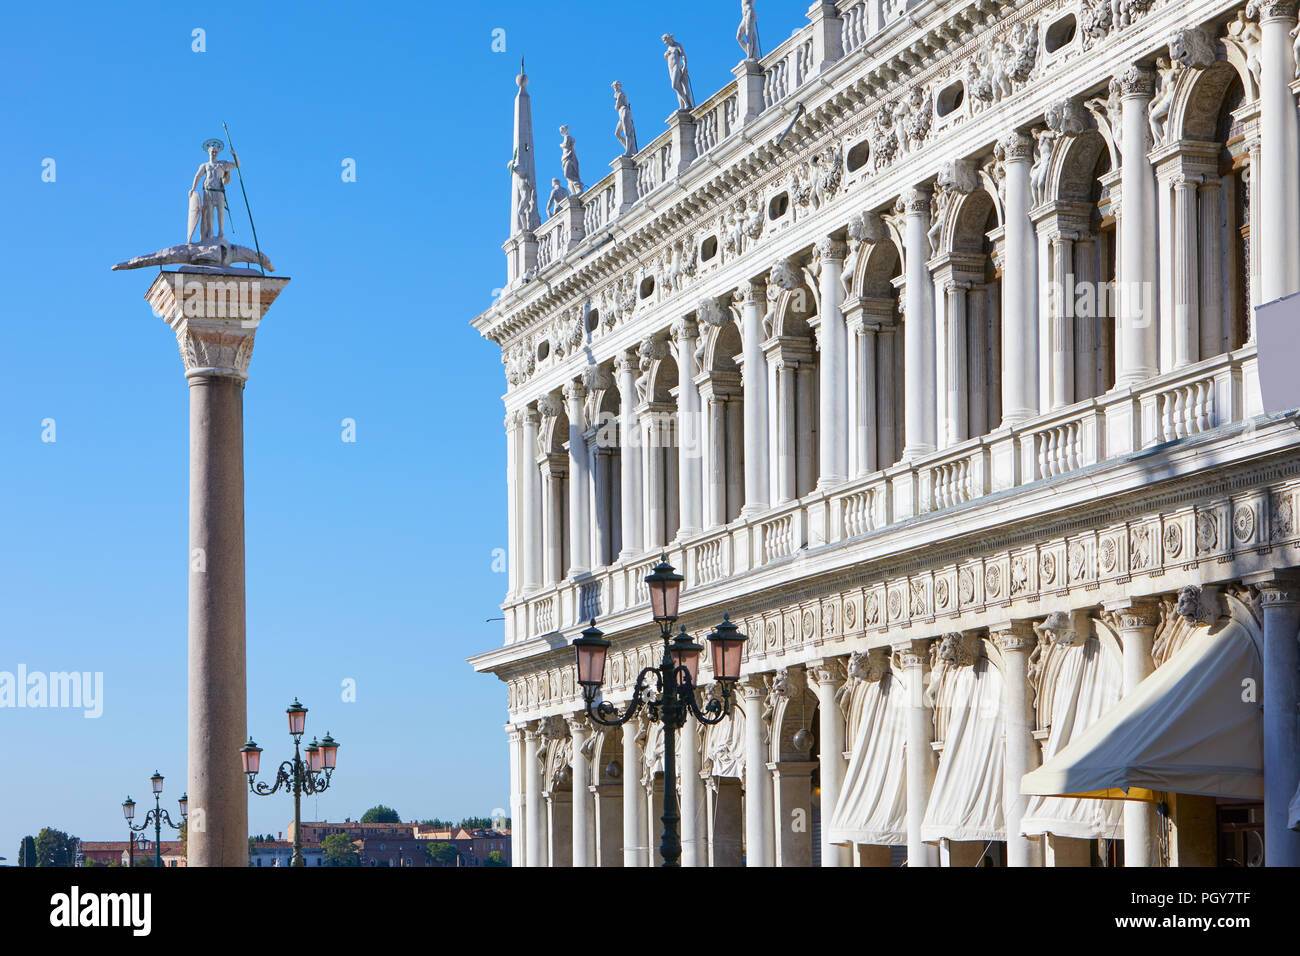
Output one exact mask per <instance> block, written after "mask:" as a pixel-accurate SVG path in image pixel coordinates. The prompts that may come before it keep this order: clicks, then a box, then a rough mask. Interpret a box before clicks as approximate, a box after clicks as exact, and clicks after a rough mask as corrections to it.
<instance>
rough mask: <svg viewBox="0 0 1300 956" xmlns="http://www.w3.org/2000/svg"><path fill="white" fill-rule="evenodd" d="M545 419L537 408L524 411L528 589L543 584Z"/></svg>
mask: <svg viewBox="0 0 1300 956" xmlns="http://www.w3.org/2000/svg"><path fill="white" fill-rule="evenodd" d="M541 420H542V417H541V416H540V415H539V414H538V413H537V409H536V408H527V409H525V410H524V445H523V448H521V449H520V454H519V458H520V462H519V464H520V467H521V468H522V470H523V482H522V484H521V487H520V489H519V492H520V496H521V497H522V498H523V507H522V508H521V509H520V511H521V512H522V513H523V517H522V521H521V527H520V529H519V535H520V540H521V542H522V544H523V552H524V561H523V565H524V572H523V586H524V591H525V592H528V591H535V590H537V589H538V588H539V587H541V585H542V472H541V468H540V467H539V466H538V464H537V429H538V426H539V425H540V424H541Z"/></svg>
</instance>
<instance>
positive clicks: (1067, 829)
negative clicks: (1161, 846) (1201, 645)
mask: <svg viewBox="0 0 1300 956" xmlns="http://www.w3.org/2000/svg"><path fill="white" fill-rule="evenodd" d="M1051 650H1052V653H1053V654H1056V655H1060V661H1059V665H1060V666H1059V669H1056V668H1055V663H1056V662H1052V666H1049V668H1048V674H1049V676H1053V677H1054V682H1053V684H1052V697H1051V717H1050V721H1051V730H1050V731H1049V732H1048V736H1047V743H1046V745H1045V746H1044V747H1043V759H1044V761H1050V760H1051V759H1052V758H1053V757H1054V756H1056V755H1057V754H1058V753H1060V752H1061V751H1062V750H1063V749H1065V747H1066V746H1068V745H1069V744H1070V742H1071V741H1073V740H1075V739H1077V738H1078V737H1080V736H1081V735H1082V734H1083V733H1084V732H1085V731H1086V730H1087V729H1088V728H1089V727H1091V726H1092V725H1093V724H1095V723H1096V722H1097V721H1098V720H1100V719H1101V718H1102V717H1103V716H1104V715H1105V714H1106V713H1107V712H1108V711H1109V710H1110V709H1111V708H1112V707H1114V706H1115V705H1116V704H1117V703H1119V699H1120V694H1121V693H1122V690H1123V686H1124V668H1123V666H1122V664H1121V663H1120V661H1118V660H1116V658H1115V656H1114V655H1113V654H1110V653H1108V652H1106V651H1105V650H1103V649H1102V647H1101V643H1100V642H1099V641H1098V640H1097V638H1095V637H1093V638H1089V639H1088V640H1087V641H1084V642H1083V643H1081V644H1076V645H1074V646H1071V647H1053V648H1052V649H1051ZM1123 817H1124V815H1123V812H1122V810H1121V807H1120V805H1119V804H1118V803H1116V802H1115V801H1113V800H1097V799H1085V798H1079V797H1042V796H1032V797H1030V798H1029V805H1028V807H1027V808H1026V810H1025V815H1024V817H1023V818H1022V819H1021V821H1020V832H1021V833H1023V834H1024V835H1025V836H1036V835H1038V834H1040V833H1053V834H1055V835H1057V836H1062V837H1070V838H1073V839H1078V840H1095V839H1098V838H1106V839H1119V838H1120V837H1122V836H1123V835H1124V826H1123Z"/></svg>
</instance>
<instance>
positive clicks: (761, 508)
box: [740, 504, 772, 518]
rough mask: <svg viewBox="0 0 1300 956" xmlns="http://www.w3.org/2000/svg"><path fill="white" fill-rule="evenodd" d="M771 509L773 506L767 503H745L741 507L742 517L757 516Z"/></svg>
mask: <svg viewBox="0 0 1300 956" xmlns="http://www.w3.org/2000/svg"><path fill="white" fill-rule="evenodd" d="M771 510H772V506H771V505H767V504H757V505H745V506H744V507H742V508H741V509H740V516H741V517H742V518H757V517H758V516H759V515H762V514H766V513H767V512H769V511H771Z"/></svg>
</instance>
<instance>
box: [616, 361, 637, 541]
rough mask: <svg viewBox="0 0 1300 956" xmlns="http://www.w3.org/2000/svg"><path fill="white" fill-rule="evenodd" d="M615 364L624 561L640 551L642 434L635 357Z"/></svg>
mask: <svg viewBox="0 0 1300 956" xmlns="http://www.w3.org/2000/svg"><path fill="white" fill-rule="evenodd" d="M614 367H615V370H616V371H617V373H618V402H619V405H618V425H619V428H618V433H619V441H620V442H622V445H623V447H622V449H621V450H620V452H621V454H620V461H619V471H620V480H621V483H622V488H621V489H620V497H621V499H622V503H623V550H622V552H621V553H620V554H619V558H620V560H627V559H629V558H633V557H635V556H637V555H639V554H640V553H641V437H640V426H639V423H638V421H637V411H636V406H637V395H636V373H637V367H638V365H637V360H636V356H635V355H634V354H623V355H620V356H619V357H618V360H617V361H616V362H615V365H614Z"/></svg>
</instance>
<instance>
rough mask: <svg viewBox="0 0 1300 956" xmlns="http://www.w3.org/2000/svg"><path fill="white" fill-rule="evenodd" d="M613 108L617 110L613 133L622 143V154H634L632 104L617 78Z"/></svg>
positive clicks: (634, 133)
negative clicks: (616, 120)
mask: <svg viewBox="0 0 1300 956" xmlns="http://www.w3.org/2000/svg"><path fill="white" fill-rule="evenodd" d="M614 109H616V110H618V125H617V126H616V127H614V135H615V136H616V137H618V141H619V142H620V143H622V144H623V155H624V156H628V157H631V156H635V155H636V127H635V126H634V125H632V104H631V103H629V102H628V99H627V94H626V93H624V92H623V84H622V83H620V82H619V81H618V80H615V81H614Z"/></svg>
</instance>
